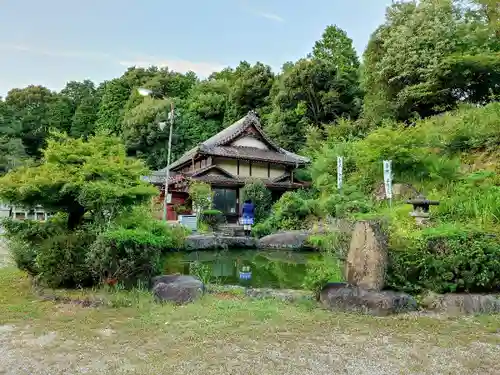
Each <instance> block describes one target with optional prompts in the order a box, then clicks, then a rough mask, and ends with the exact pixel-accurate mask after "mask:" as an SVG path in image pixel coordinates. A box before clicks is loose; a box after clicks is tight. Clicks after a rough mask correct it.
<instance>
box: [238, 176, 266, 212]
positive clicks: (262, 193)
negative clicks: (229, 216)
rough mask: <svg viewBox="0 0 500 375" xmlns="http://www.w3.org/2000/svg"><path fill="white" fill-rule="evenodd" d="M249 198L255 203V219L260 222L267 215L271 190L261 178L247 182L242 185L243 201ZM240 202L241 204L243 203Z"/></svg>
mask: <svg viewBox="0 0 500 375" xmlns="http://www.w3.org/2000/svg"><path fill="white" fill-rule="evenodd" d="M247 199H251V200H252V203H253V204H254V205H255V221H256V222H261V221H263V220H265V219H266V218H267V217H268V216H269V211H270V210H271V205H272V196H271V191H270V190H269V189H268V188H267V187H266V185H264V182H262V181H261V180H254V181H251V182H248V183H246V184H245V186H244V187H243V202H244V201H245V200H247ZM243 202H241V204H243Z"/></svg>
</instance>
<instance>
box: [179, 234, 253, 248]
mask: <svg viewBox="0 0 500 375" xmlns="http://www.w3.org/2000/svg"><path fill="white" fill-rule="evenodd" d="M256 246H257V244H256V240H255V239H254V238H251V237H235V236H221V235H213V234H209V235H203V234H195V235H191V236H188V237H187V238H186V240H185V242H184V248H185V250H187V251H196V250H218V249H231V248H234V249H252V248H255V247H256Z"/></svg>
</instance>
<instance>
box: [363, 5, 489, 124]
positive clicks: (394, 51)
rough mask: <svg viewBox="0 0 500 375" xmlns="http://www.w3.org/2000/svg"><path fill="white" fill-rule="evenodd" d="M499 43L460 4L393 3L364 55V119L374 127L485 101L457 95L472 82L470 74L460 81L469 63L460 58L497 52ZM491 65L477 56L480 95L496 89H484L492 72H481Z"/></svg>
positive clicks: (482, 98) (479, 18)
mask: <svg viewBox="0 0 500 375" xmlns="http://www.w3.org/2000/svg"><path fill="white" fill-rule="evenodd" d="M494 39H495V38H492V31H491V28H489V27H488V26H487V25H486V24H485V23H484V22H483V21H482V20H481V17H477V14H476V16H475V15H474V14H473V13H471V12H467V11H466V9H465V8H464V7H463V5H462V4H461V2H459V1H453V0H422V1H419V2H416V1H412V2H406V3H396V4H393V5H392V6H391V7H390V8H389V9H388V12H387V16H386V21H385V23H384V24H383V25H382V26H380V27H379V28H378V30H377V31H376V32H375V33H374V34H373V35H372V37H371V40H370V42H369V44H368V47H367V50H366V51H365V54H364V66H363V86H364V90H365V92H366V96H365V104H364V116H365V117H366V118H368V119H370V120H371V121H373V122H374V123H379V122H380V121H381V120H382V119H383V118H387V117H392V118H395V119H397V120H402V121H407V120H410V119H412V118H414V117H427V116H430V115H433V114H436V113H440V112H442V111H445V110H449V109H451V108H453V107H454V106H456V105H457V104H458V103H459V102H463V101H470V102H473V103H476V102H475V101H474V100H475V98H477V97H480V100H479V103H483V102H484V95H482V94H478V95H476V94H472V95H468V96H462V95H457V93H458V92H461V91H464V90H463V88H465V87H467V86H469V84H470V83H473V81H469V80H468V78H467V74H462V79H463V80H462V81H458V80H457V79H458V77H459V75H457V74H456V73H457V72H458V71H459V70H460V69H462V68H463V67H465V66H466V65H467V64H468V63H467V62H465V61H464V62H463V63H460V62H459V61H460V56H478V55H480V54H484V53H486V54H490V53H494V52H495V50H496V49H497V48H498V46H497V44H498V42H495V40H494ZM466 60H467V61H468V62H469V63H470V62H471V59H470V58H466ZM488 61H491V59H490V58H486V57H484V58H477V59H476V63H475V64H474V69H476V73H477V74H475V75H474V74H472V75H469V78H470V77H472V76H474V77H475V78H477V79H480V80H482V83H481V84H480V85H481V86H483V88H481V89H480V91H481V92H485V91H489V88H491V87H489V88H488V87H484V86H485V85H486V86H487V85H489V84H490V83H491V80H489V79H488V78H487V76H488V73H486V75H483V74H482V73H480V72H481V71H482V72H483V73H484V72H485V68H486V65H485V64H486V63H488ZM488 64H489V63H488ZM479 65H481V67H479ZM489 66H490V68H493V69H494V68H495V67H494V65H491V64H489ZM448 68H449V69H451V70H452V71H453V73H452V74H453V76H454V80H453V85H451V81H448V80H447V78H446V77H448V76H449V72H447V69H448ZM464 73H465V72H464ZM493 74H494V73H493ZM476 87H477V85H476ZM477 88H478V87H477ZM493 89H494V90H495V88H494V87H493ZM494 90H493V91H494Z"/></svg>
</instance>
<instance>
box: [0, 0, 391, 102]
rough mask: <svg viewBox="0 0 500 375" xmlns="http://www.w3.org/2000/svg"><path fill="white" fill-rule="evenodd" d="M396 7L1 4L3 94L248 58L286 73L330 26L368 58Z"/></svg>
mask: <svg viewBox="0 0 500 375" xmlns="http://www.w3.org/2000/svg"><path fill="white" fill-rule="evenodd" d="M390 3H391V0H308V1H305V0H182V1H178V0H85V1H81V0H44V1H41V0H0V96H5V94H6V93H7V91H8V90H9V89H11V88H13V87H24V86H27V85H29V84H42V85H45V86H47V87H49V88H50V89H55V90H59V89H61V88H62V87H63V86H64V84H65V83H66V82H67V81H69V80H83V79H86V78H89V79H92V80H94V81H96V82H101V81H103V80H106V79H110V78H114V77H117V76H120V75H121V74H122V73H123V71H124V70H125V69H126V67H128V66H131V65H136V66H148V65H152V64H154V65H159V66H165V65H167V66H169V67H170V68H171V69H173V70H177V71H183V72H184V71H188V70H193V71H195V72H197V73H198V74H199V75H201V76H206V75H208V74H210V72H212V71H214V70H218V69H220V68H221V67H224V66H227V65H230V66H235V65H237V64H238V62H239V61H241V60H247V61H249V62H252V63H254V62H256V61H262V62H264V63H266V64H269V65H271V66H272V67H273V69H275V70H278V69H279V68H280V67H281V65H282V64H283V63H284V62H285V61H294V60H297V59H299V58H300V57H303V56H304V55H306V54H307V53H308V52H310V50H311V48H312V46H313V44H314V41H315V40H317V39H319V38H320V37H321V33H322V31H323V30H324V28H325V27H326V26H327V25H329V24H336V25H338V26H339V27H341V28H343V29H344V30H346V31H347V33H348V34H349V36H350V37H351V38H352V39H353V40H354V44H355V47H356V49H357V51H358V53H359V54H361V53H362V51H363V49H364V47H365V45H366V43H367V41H368V38H369V36H370V34H371V33H372V32H373V30H374V29H375V28H376V27H377V26H378V25H379V24H380V23H382V22H383V19H384V14H385V8H386V6H388V5H389V4H390Z"/></svg>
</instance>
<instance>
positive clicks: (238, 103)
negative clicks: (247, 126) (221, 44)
mask: <svg viewBox="0 0 500 375" xmlns="http://www.w3.org/2000/svg"><path fill="white" fill-rule="evenodd" d="M240 67H241V68H240ZM240 67H238V68H240V69H236V72H235V76H236V79H234V81H232V82H231V84H230V94H229V101H230V104H231V109H230V110H231V113H229V114H228V116H226V119H228V120H229V122H232V121H236V120H237V119H238V118H241V117H243V116H244V115H246V114H247V113H248V111H250V110H257V111H258V112H260V113H261V114H264V113H267V112H270V108H269V106H270V104H271V98H270V92H271V88H272V86H273V83H274V79H275V77H274V74H273V72H272V70H271V67H270V66H269V65H264V64H262V63H260V62H258V63H256V64H255V65H253V66H250V65H248V63H245V62H244V63H241V64H240Z"/></svg>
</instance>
